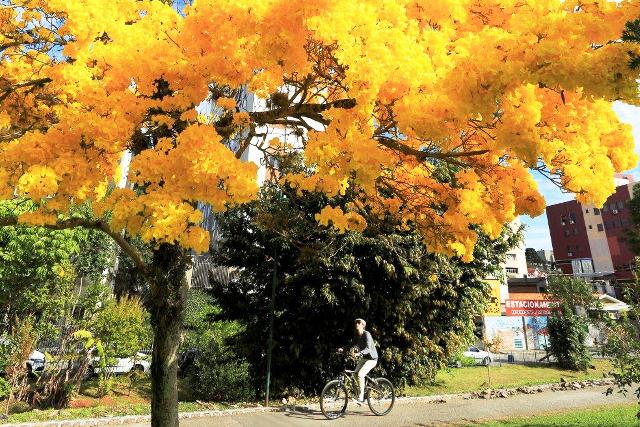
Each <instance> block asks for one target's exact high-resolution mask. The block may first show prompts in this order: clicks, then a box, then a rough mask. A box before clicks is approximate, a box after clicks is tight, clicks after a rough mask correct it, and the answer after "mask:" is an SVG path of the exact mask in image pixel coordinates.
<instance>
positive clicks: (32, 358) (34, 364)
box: [27, 350, 46, 375]
mask: <svg viewBox="0 0 640 427" xmlns="http://www.w3.org/2000/svg"><path fill="white" fill-rule="evenodd" d="M45 363H46V358H45V355H44V353H42V352H41V351H38V350H33V351H32V352H31V354H30V355H29V359H27V371H28V372H29V375H33V374H35V373H36V372H42V371H43V370H44V365H45Z"/></svg>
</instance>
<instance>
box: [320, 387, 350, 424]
mask: <svg viewBox="0 0 640 427" xmlns="http://www.w3.org/2000/svg"><path fill="white" fill-rule="evenodd" d="M348 399H349V395H348V394H347V388H346V387H345V386H344V384H343V383H342V382H341V381H339V380H333V381H329V382H328V383H327V385H325V386H324V388H323V389H322V393H321V394H320V410H321V411H322V414H323V415H324V416H325V417H326V418H327V419H330V420H335V419H336V418H340V417H341V416H342V415H344V413H345V411H346V410H347V402H348Z"/></svg>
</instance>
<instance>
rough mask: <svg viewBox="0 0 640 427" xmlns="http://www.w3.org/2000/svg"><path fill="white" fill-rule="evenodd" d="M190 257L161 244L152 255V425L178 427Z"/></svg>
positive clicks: (175, 247) (156, 426) (155, 426)
mask: <svg viewBox="0 0 640 427" xmlns="http://www.w3.org/2000/svg"><path fill="white" fill-rule="evenodd" d="M190 261H191V259H190V257H189V255H188V254H187V253H186V251H185V250H184V249H182V248H180V247H179V246H176V245H169V244H162V245H160V247H159V248H157V249H155V250H154V252H153V264H152V265H153V279H152V283H151V298H150V301H149V303H150V306H151V323H152V327H153V356H152V359H151V386H152V387H151V390H152V396H151V425H152V426H154V427H176V426H177V425H178V348H179V346H180V339H181V333H182V322H183V319H184V308H185V301H186V297H187V290H188V283H187V279H186V275H185V274H186V271H187V269H188V268H189V264H190Z"/></svg>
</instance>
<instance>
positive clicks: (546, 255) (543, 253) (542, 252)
mask: <svg viewBox="0 0 640 427" xmlns="http://www.w3.org/2000/svg"><path fill="white" fill-rule="evenodd" d="M536 252H537V254H538V257H539V258H540V259H541V260H542V262H545V263H549V264H552V265H553V264H554V263H555V262H556V258H555V257H554V256H553V251H550V250H548V249H539V250H537V251H536Z"/></svg>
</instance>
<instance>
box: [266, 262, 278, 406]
mask: <svg viewBox="0 0 640 427" xmlns="http://www.w3.org/2000/svg"><path fill="white" fill-rule="evenodd" d="M277 285H278V257H277V252H276V256H274V258H273V282H272V284H271V310H270V311H271V314H270V316H269V343H268V346H267V384H266V394H265V400H264V405H265V406H269V389H270V387H271V353H272V351H273V320H274V316H275V302H276V286H277Z"/></svg>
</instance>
